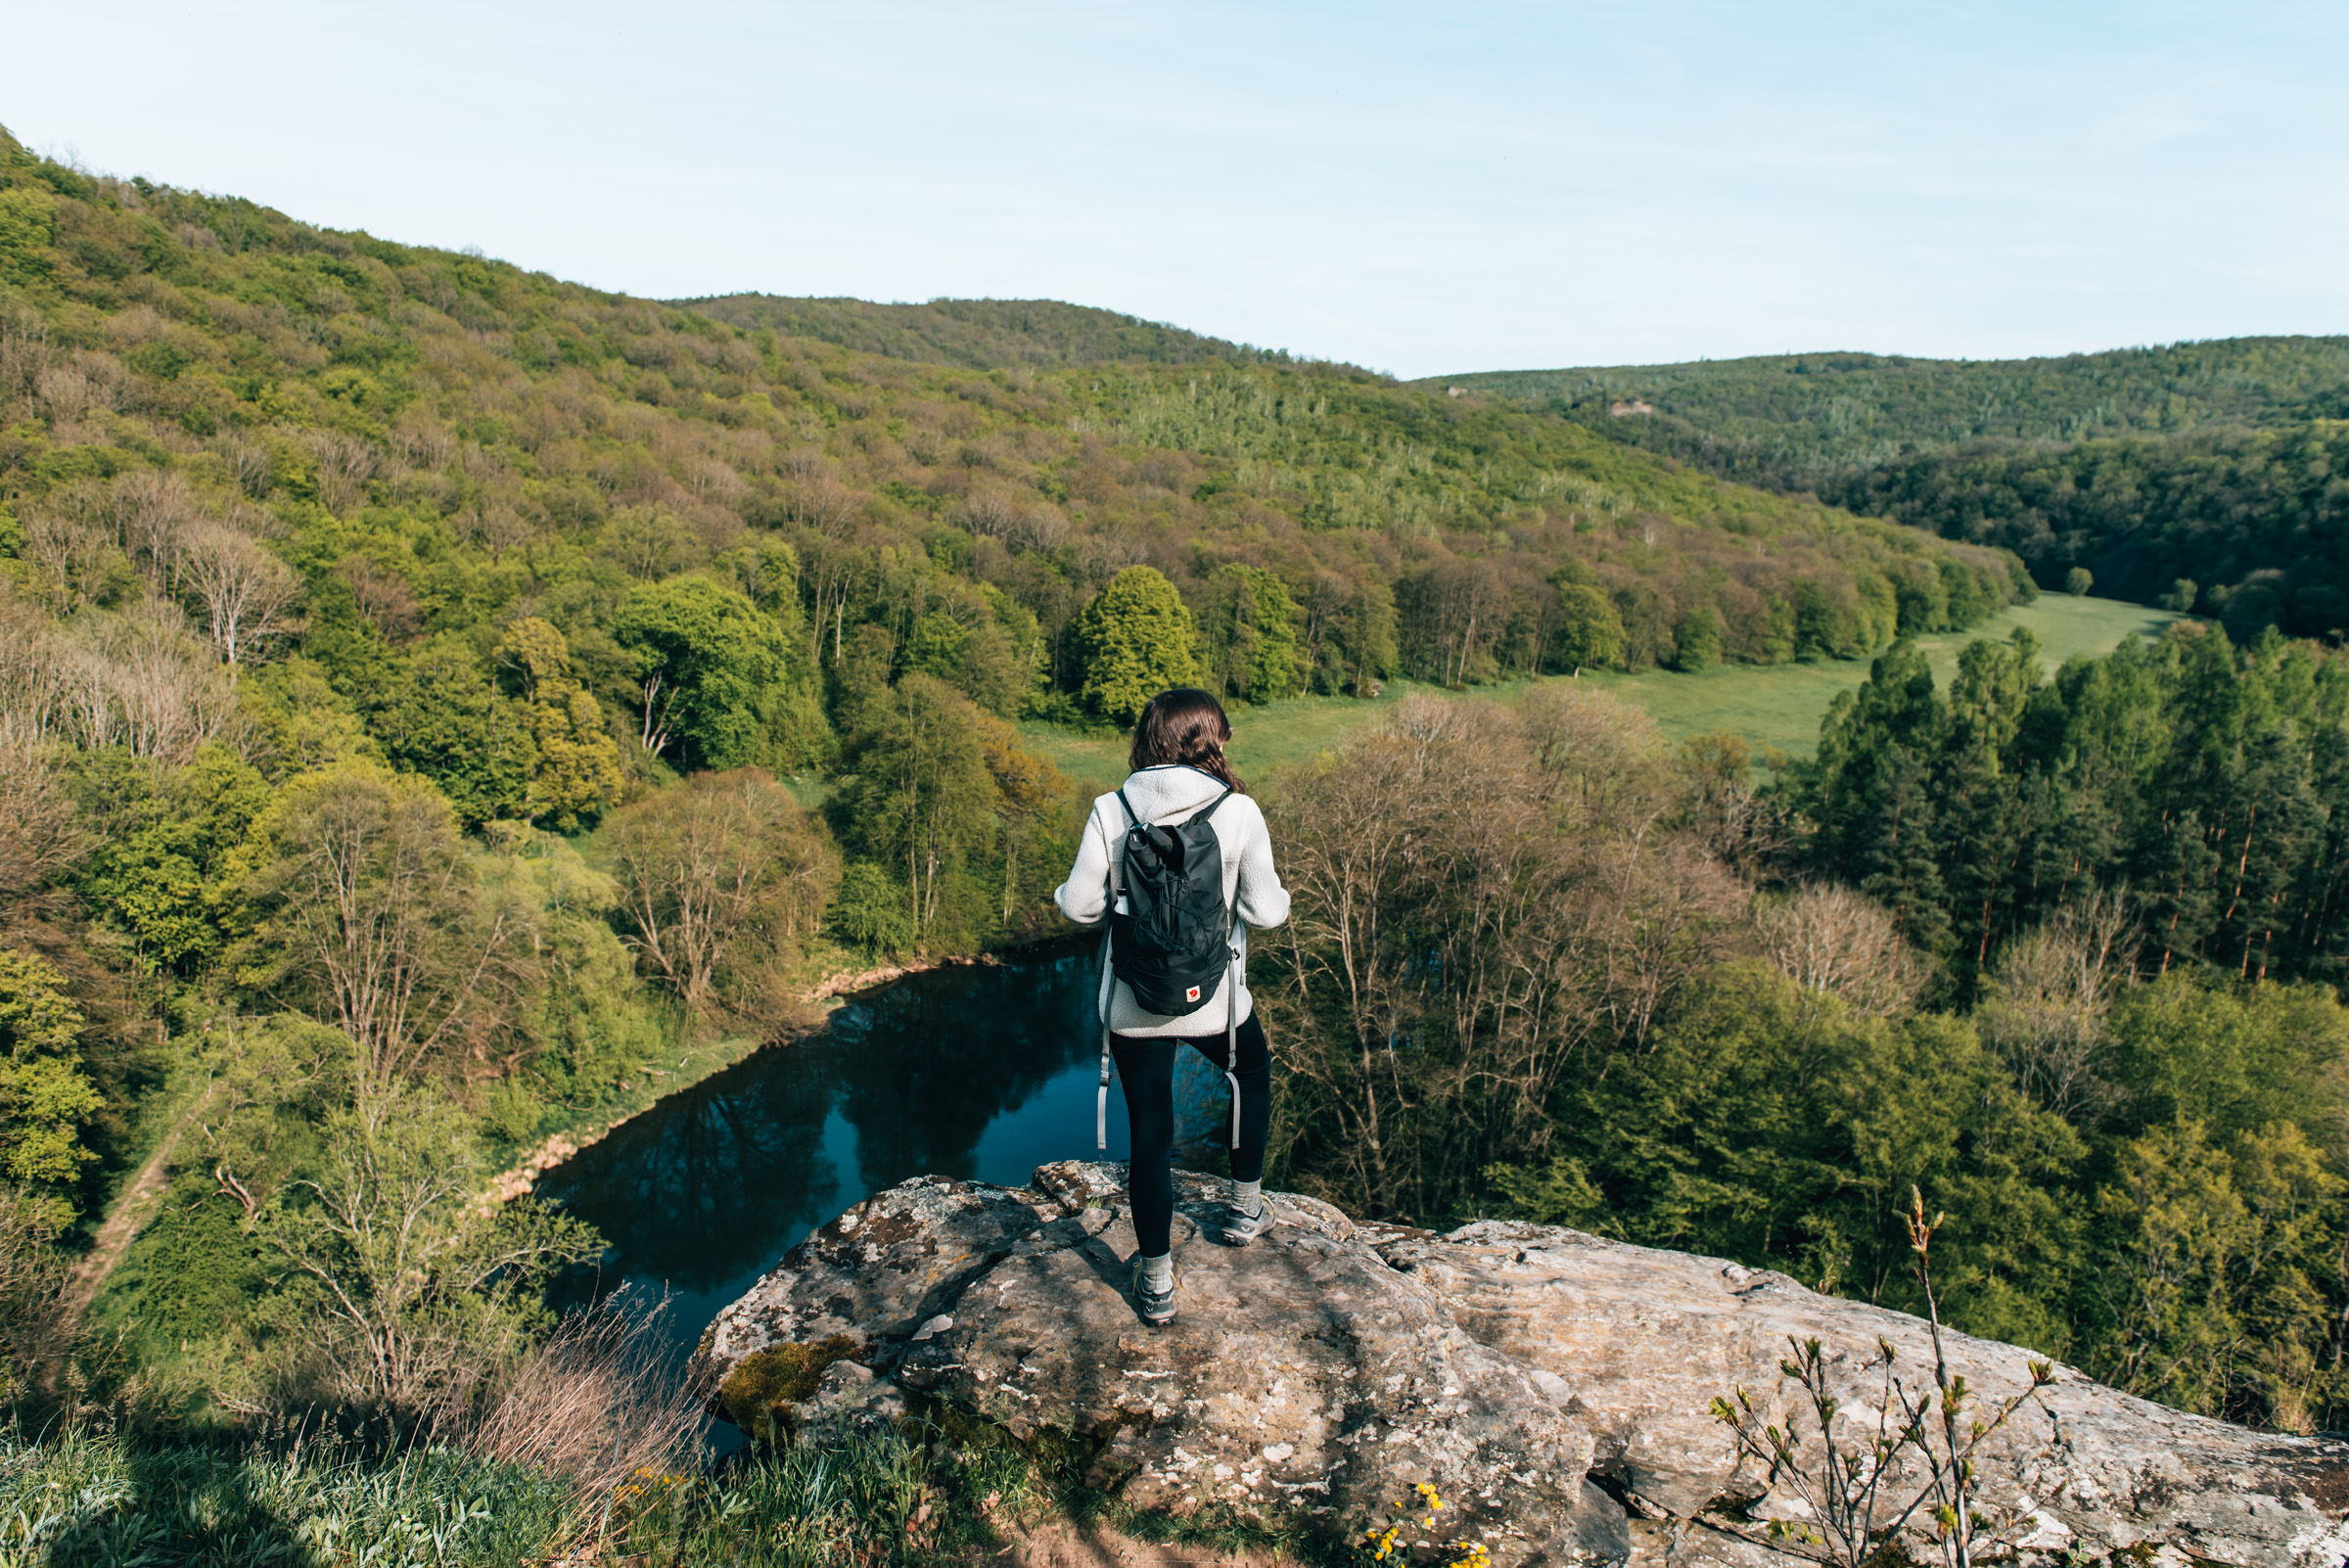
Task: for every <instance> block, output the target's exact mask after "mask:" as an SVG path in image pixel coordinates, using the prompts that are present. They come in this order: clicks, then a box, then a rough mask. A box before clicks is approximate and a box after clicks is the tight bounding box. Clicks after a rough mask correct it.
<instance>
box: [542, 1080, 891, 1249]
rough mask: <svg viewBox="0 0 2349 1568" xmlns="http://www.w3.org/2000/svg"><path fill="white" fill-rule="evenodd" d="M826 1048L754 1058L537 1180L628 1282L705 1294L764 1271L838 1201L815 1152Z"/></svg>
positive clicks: (832, 1174)
mask: <svg viewBox="0 0 2349 1568" xmlns="http://www.w3.org/2000/svg"><path fill="white" fill-rule="evenodd" d="M837 1054H838V1053H837V1051H836V1049H835V1048H834V1047H831V1046H829V1045H806V1046H800V1047H797V1048H795V1049H793V1050H790V1051H782V1052H774V1053H770V1054H767V1055H762V1056H757V1057H753V1058H752V1059H751V1060H750V1061H747V1062H744V1063H743V1064H741V1065H740V1066H739V1067H735V1068H732V1069H729V1070H728V1071H727V1072H724V1073H721V1074H719V1075H718V1076H717V1077H715V1078H713V1079H711V1080H710V1081H708V1082H707V1083H704V1084H698V1085H696V1086H695V1087H693V1088H690V1089H687V1090H685V1091H684V1092H683V1093H681V1094H677V1095H675V1096H673V1097H671V1098H669V1099H668V1100H665V1101H663V1102H662V1103H661V1104H660V1105H658V1106H656V1107H654V1108H653V1109H652V1110H651V1111H648V1112H646V1113H645V1114H644V1115H643V1116H640V1117H638V1118H636V1119H635V1120H634V1121H632V1122H630V1123H628V1124H627V1125H626V1126H625V1127H623V1128H622V1129H620V1130H618V1131H616V1132H614V1133H613V1134H612V1135H611V1136H610V1137H608V1138H606V1139H605V1140H604V1141H603V1142H601V1143H599V1144H597V1145H596V1146H595V1147H593V1148H591V1149H589V1150H587V1151H586V1152H585V1153H584V1154H582V1155H580V1156H579V1157H578V1158H577V1159H576V1160H573V1161H571V1162H570V1163H569V1164H567V1165H566V1166H564V1167H563V1169H562V1170H561V1171H560V1172H559V1173H557V1175H556V1176H555V1177H554V1179H552V1180H550V1181H549V1182H548V1183H547V1186H546V1190H547V1192H548V1194H549V1195H550V1196H553V1197H556V1198H560V1199H561V1200H563V1201H564V1202H566V1203H567V1204H568V1205H569V1206H570V1208H571V1211H572V1212H573V1213H574V1214H576V1215H577V1216H578V1217H579V1218H580V1219H582V1220H585V1221H587V1222H589V1223H590V1224H593V1225H594V1226H595V1227H596V1228H597V1229H598V1230H600V1231H602V1232H603V1234H604V1239H605V1240H606V1241H608V1242H610V1243H611V1245H612V1249H613V1252H614V1254H615V1255H616V1256H615V1257H614V1260H613V1263H614V1265H615V1266H616V1268H617V1271H618V1272H619V1273H620V1274H622V1275H624V1276H626V1277H629V1278H635V1279H657V1280H665V1281H669V1282H672V1283H674V1284H676V1285H678V1286H680V1287H682V1288H684V1289H687V1290H708V1289H711V1288H713V1287H714V1286H716V1285H719V1284H721V1283H723V1282H725V1281H727V1280H730V1279H735V1278H739V1277H740V1276H741V1275H743V1274H744V1273H746V1272H750V1271H754V1270H757V1269H760V1268H766V1267H768V1266H769V1265H771V1264H772V1263H773V1262H774V1260H775V1256H776V1254H777V1253H778V1252H780V1251H781V1250H782V1244H783V1243H782V1238H783V1237H784V1236H786V1235H788V1234H789V1233H791V1231H792V1230H793V1229H794V1228H795V1227H804V1226H806V1225H809V1224H813V1223H816V1222H821V1221H823V1220H828V1219H830V1218H831V1217H832V1216H833V1215H834V1214H836V1213H838V1212H839V1210H840V1209H841V1208H842V1207H844V1206H845V1204H846V1203H847V1201H848V1200H847V1198H846V1197H845V1196H844V1195H843V1194H842V1192H841V1190H840V1189H841V1180H840V1173H839V1172H838V1171H837V1170H836V1169H835V1168H834V1165H833V1162H832V1160H831V1158H830V1156H829V1155H827V1154H826V1153H825V1150H824V1122H825V1119H826V1118H827V1117H829V1116H830V1114H831V1111H832V1101H833V1093H834V1083H835V1070H834V1068H833V1065H832V1062H831V1060H830V1058H832V1057H833V1056H835V1055H837Z"/></svg>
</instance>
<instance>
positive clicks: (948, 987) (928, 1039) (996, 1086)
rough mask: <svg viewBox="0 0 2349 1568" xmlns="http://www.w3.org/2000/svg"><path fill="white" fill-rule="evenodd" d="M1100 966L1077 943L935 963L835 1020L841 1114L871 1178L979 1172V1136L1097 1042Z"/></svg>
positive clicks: (876, 1183) (867, 1182) (860, 1171)
mask: <svg viewBox="0 0 2349 1568" xmlns="http://www.w3.org/2000/svg"><path fill="white" fill-rule="evenodd" d="M1093 980H1094V976H1093V973H1092V969H1091V966H1090V964H1089V963H1087V962H1085V961H1084V959H1083V958H1082V956H1080V955H1077V954H1074V953H1070V952H1067V951H1065V950H1064V951H1062V952H1058V953H1055V954H1052V955H1050V956H1046V957H1042V958H1039V959H1036V960H1032V961H1029V962H1025V963H1018V964H1003V965H1000V966H979V967H970V968H962V967H957V968H952V969H943V970H935V971H932V972H931V973H929V974H926V975H918V976H915V977H913V978H911V979H909V980H906V981H903V982H901V983H899V984H898V985H896V986H892V987H890V988H889V989H888V990H886V991H883V992H878V993H876V994H875V995H873V996H872V997H871V998H869V999H868V1000H866V1001H864V1002H862V1003H860V1004H859V1005H858V1008H857V1012H858V1014H859V1015H860V1016H858V1017H857V1018H855V1019H854V1020H847V1019H844V1020H843V1021H842V1022H841V1023H840V1024H839V1025H836V1026H835V1029H834V1031H833V1033H834V1035H835V1036H836V1037H838V1038H839V1042H840V1049H841V1054H842V1071H841V1083H842V1087H843V1089H844V1090H845V1092H844V1094H843V1095H842V1098H841V1104H840V1110H841V1114H842V1115H843V1116H844V1117H846V1118H847V1119H848V1121H849V1123H850V1124H851V1125H852V1126H853V1127H854V1128H855V1129H856V1165H857V1175H858V1176H859V1178H860V1179H861V1181H862V1182H863V1184H864V1186H865V1187H866V1188H867V1189H868V1190H869V1189H871V1188H875V1187H883V1186H888V1185H890V1184H891V1183H893V1182H898V1181H902V1180H904V1179H905V1178H906V1177H907V1176H920V1175H923V1174H925V1173H930V1172H936V1173H938V1174H940V1175H942V1176H975V1175H977V1174H978V1170H977V1151H978V1147H979V1140H980V1138H981V1137H982V1136H983V1135H984V1134H985V1133H986V1131H987V1130H988V1127H989V1125H990V1123H992V1122H993V1121H994V1120H995V1119H996V1118H997V1117H1000V1116H1003V1115H1005V1114H1007V1113H1009V1112H1011V1111H1015V1110H1017V1109H1018V1108H1019V1107H1020V1106H1021V1105H1023V1104H1025V1103H1026V1102H1027V1100H1028V1099H1029V1098H1030V1097H1031V1096H1033V1095H1034V1094H1035V1093H1036V1091H1037V1090H1038V1089H1040V1088H1042V1087H1043V1086H1044V1084H1047V1083H1049V1082H1051V1080H1052V1079H1054V1078H1055V1077H1057V1076H1058V1075H1060V1074H1061V1073H1063V1072H1066V1071H1067V1070H1068V1069H1069V1068H1071V1067H1073V1066H1075V1065H1077V1064H1078V1063H1080V1062H1082V1061H1087V1060H1090V1059H1092V1058H1093V1057H1094V1056H1095V1054H1096V1053H1097V1052H1098V1051H1099V1049H1100V1037H1099V1034H1098V1026H1097V1025H1095V1024H1094V1023H1093V1021H1092V1019H1093V1012H1092V1005H1093Z"/></svg>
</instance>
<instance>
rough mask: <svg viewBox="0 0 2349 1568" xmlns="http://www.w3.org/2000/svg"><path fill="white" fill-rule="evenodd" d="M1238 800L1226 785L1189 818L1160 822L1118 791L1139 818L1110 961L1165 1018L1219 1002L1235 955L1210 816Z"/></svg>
mask: <svg viewBox="0 0 2349 1568" xmlns="http://www.w3.org/2000/svg"><path fill="white" fill-rule="evenodd" d="M1230 799H1231V791H1229V790H1225V791H1224V792H1223V793H1222V794H1221V795H1219V796H1217V797H1216V798H1215V800H1213V801H1212V802H1210V803H1209V804H1208V806H1207V807H1206V808H1205V809H1204V810H1201V811H1200V812H1198V813H1197V814H1196V815H1194V816H1192V817H1190V818H1189V819H1188V820H1186V821H1183V822H1179V823H1174V824H1172V825H1170V826H1164V827H1154V826H1152V825H1151V824H1150V823H1148V822H1145V821H1143V820H1142V819H1141V817H1140V816H1139V815H1138V814H1136V813H1135V811H1134V809H1133V805H1132V803H1131V802H1129V801H1128V800H1127V799H1126V792H1125V791H1124V790H1120V791H1118V804H1119V805H1120V806H1122V807H1125V808H1126V819H1127V821H1128V822H1129V823H1131V824H1132V825H1131V826H1130V827H1128V828H1127V830H1126V873H1125V876H1124V878H1123V879H1122V880H1123V882H1124V887H1123V888H1122V889H1120V890H1119V891H1121V892H1122V893H1123V894H1124V895H1125V897H1124V898H1123V899H1120V900H1119V904H1120V905H1122V907H1117V906H1113V907H1112V909H1111V910H1110V915H1109V963H1110V968H1111V969H1112V970H1113V971H1115V972H1116V974H1117V977H1118V978H1119V979H1120V980H1122V981H1124V982H1126V985H1127V987H1128V989H1129V990H1131V991H1132V992H1133V999H1134V1000H1135V1001H1137V1002H1139V1003H1140V1004H1141V1005H1142V1006H1143V1007H1144V1008H1146V1009H1148V1010H1149V1011H1151V1012H1154V1013H1157V1014H1159V1015H1160V1016H1161V1017H1165V1018H1180V1017H1182V1016H1183V1015H1185V1014H1187V1013H1195V1012H1197V1011H1198V1010H1199V1009H1200V1008H1201V1007H1204V1006H1206V1005H1207V1004H1208V1003H1209V1002H1211V1001H1213V1000H1214V999H1215V995H1216V988H1217V987H1218V986H1219V985H1221V983H1222V980H1223V971H1224V970H1225V969H1226V968H1227V967H1229V966H1230V964H1231V962H1232V950H1231V946H1230V940H1231V912H1230V910H1228V909H1226V908H1225V907H1224V904H1223V848H1222V846H1221V844H1219V843H1218V842H1217V840H1216V830H1215V829H1214V828H1213V827H1212V826H1210V825H1209V823H1208V818H1210V817H1212V816H1214V815H1215V814H1216V807H1219V806H1221V805H1222V804H1223V803H1224V802H1225V801H1227V800H1230Z"/></svg>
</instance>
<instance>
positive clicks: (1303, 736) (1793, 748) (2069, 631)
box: [1020, 594, 2178, 793]
mask: <svg viewBox="0 0 2349 1568" xmlns="http://www.w3.org/2000/svg"><path fill="white" fill-rule="evenodd" d="M2177 619H2178V618H2177V617H2176V616H2174V615H2171V614H2170V613H2169V612H2167V611H2163V610H2148V609H2146V608H2145V607H2144V606H2142V605H2136V604H2123V603H2121V602H2120V601H2119V600H2117V599H2093V598H2081V599H2074V598H2070V597H2058V596H2056V595H2052V594H2050V595H2047V596H2044V597H2042V598H2041V599H2040V600H2039V602H2038V603H2036V604H2027V605H2011V606H2009V607H2007V608H2006V609H2004V610H2003V611H2001V612H2000V613H1999V614H1997V615H1995V616H1993V617H1992V618H1991V619H1990V620H1988V621H1986V622H1984V623H1982V624H1981V625H1979V626H1976V627H1975V628H1974V629H1973V630H1971V631H1964V632H1950V633H1947V634H1944V635H1941V636H1934V637H1926V638H1922V639H1920V640H1919V646H1920V647H1922V648H1923V649H1924V651H1925V655H1926V657H1927V658H1928V659H1930V660H1931V661H1932V664H1933V673H1934V676H1935V678H1936V679H1938V680H1940V681H1942V682H1944V683H1946V682H1947V681H1948V680H1949V678H1950V676H1951V675H1952V674H1953V673H1955V672H1956V670H1957V653H1958V650H1959V649H1961V648H1963V647H1964V646H1965V645H1966V644H1967V643H1969V642H1974V641H1978V640H1980V639H1982V638H1985V637H1988V638H1994V639H1996V638H2003V637H2005V636H2006V635H2007V634H2008V633H2009V632H2011V631H2013V630H2014V629H2015V628H2016V627H2018V626H2019V627H2022V628H2024V629H2026V630H2028V631H2029V632H2030V633H2031V635H2033V636H2034V637H2037V638H2038V639H2039V645H2040V649H2041V651H2042V654H2043V656H2044V658H2045V660H2046V663H2047V667H2048V668H2049V669H2055V668H2056V667H2057V666H2058V665H2061V664H2062V663H2063V662H2064V661H2065V660H2066V659H2069V658H2071V657H2072V656H2074V655H2075V654H2087V655H2091V656H2095V655H2099V654H2106V653H2110V652H2111V651H2112V650H2113V649H2114V648H2116V647H2118V646H2119V645H2120V644H2121V643H2122V642H2123V641H2124V640H2125V639H2127V638H2130V637H2135V636H2149V635H2152V634H2154V633H2156V632H2158V631H2160V630H2161V628H2162V627H2163V626H2165V625H2167V624H2169V623H2171V622H2172V621H2175V620H2177ZM1868 664H1869V662H1868V661H1867V660H1865V659H1855V660H1849V661H1838V662H1835V663H1831V664H1820V665H1726V666H1723V667H1722V668H1720V669H1709V670H1707V671H1705V672H1704V673H1703V674H1700V675H1682V674H1679V673H1676V672H1675V671H1672V670H1669V669H1650V670H1644V671H1642V672H1640V673H1639V674H1636V675H1623V674H1611V673H1601V672H1596V671H1593V672H1591V673H1589V674H1586V675H1584V676H1583V677H1582V678H1583V679H1585V680H1587V681H1592V682H1595V683H1596V684H1598V685H1599V686H1600V687H1602V688H1603V689H1605V690H1607V691H1611V692H1613V693H1614V694H1615V695H1617V696H1619V697H1621V698H1623V699H1624V700H1625V701H1626V702H1633V703H1637V704H1638V705H1639V706H1640V707H1642V708H1644V709H1646V710H1647V711H1648V712H1649V713H1650V714H1653V715H1655V718H1656V722H1657V723H1658V724H1660V725H1661V726H1662V727H1663V730H1664V733H1665V734H1666V735H1668V736H1670V737H1671V738H1672V739H1674V740H1676V741H1677V740H1684V739H1686V738H1687V737H1688V736H1690V735H1697V734H1703V733H1705V732H1707V731H1710V730H1716V729H1722V730H1727V731H1728V732H1729V733H1730V734H1732V735H1737V736H1741V737H1743V738H1744V740H1745V741H1746V743H1747V744H1748V745H1749V746H1751V747H1752V748H1753V749H1754V753H1755V755H1756V757H1757V758H1759V757H1761V756H1763V755H1765V754H1766V753H1767V752H1768V751H1769V750H1771V749H1775V750H1777V751H1780V752H1784V753H1786V754H1787V755H1788V756H1790V757H1807V756H1809V755H1810V754H1811V752H1812V750H1813V748H1814V747H1816V746H1817V745H1818V744H1819V719H1820V718H1821V717H1823V716H1824V715H1825V714H1826V711H1827V705H1828V704H1829V703H1832V702H1833V701H1834V700H1835V698H1836V695H1837V694H1838V693H1840V692H1846V691H1850V690H1852V689H1853V688H1854V687H1857V686H1858V685H1860V684H1861V683H1862V682H1863V681H1865V680H1866V679H1867V671H1868ZM1551 678H1553V679H1561V680H1562V679H1567V678H1570V677H1567V676H1553V677H1551ZM1524 686H1525V683H1524V682H1516V683H1512V684H1509V685H1505V686H1486V687H1479V688H1477V689H1476V690H1475V691H1473V692H1471V693H1470V694H1469V695H1471V696H1477V697H1487V698H1503V697H1508V696H1511V695H1514V694H1515V693H1516V692H1519V691H1522V690H1523V689H1524ZM1434 689H1436V688H1433V687H1423V686H1418V685H1415V684H1414V683H1411V682H1407V681H1399V682H1396V683H1395V684H1393V685H1391V686H1389V687H1388V689H1387V695H1386V696H1384V697H1381V698H1377V699H1373V700H1370V701H1361V702H1358V701H1356V700H1354V699H1352V698H1346V697H1300V698H1296V699H1293V700H1291V701H1288V702H1279V703H1271V704H1267V706H1265V707H1262V708H1253V709H1241V710H1238V711H1235V712H1234V713H1233V715H1232V746H1231V756H1232V761H1233V763H1234V764H1235V765H1236V766H1237V767H1238V768H1239V770H1240V771H1241V773H1242V774H1243V775H1246V774H1263V773H1267V772H1271V771H1273V770H1276V769H1278V768H1281V767H1285V766H1287V765H1288V764H1290V763H1292V762H1298V761H1305V760H1307V759H1309V758H1311V757H1313V756H1314V755H1315V754H1316V753H1319V752H1321V751H1324V750H1326V749H1327V748H1329V747H1331V746H1334V745H1336V744H1337V743H1338V742H1339V741H1341V740H1343V739H1344V738H1345V737H1346V736H1347V735H1348V734H1350V733H1352V732H1353V731H1355V730H1357V729H1359V728H1361V727H1362V726H1364V725H1366V724H1370V723H1373V722H1375V721H1376V720H1377V719H1378V717H1379V716H1380V715H1382V714H1384V713H1385V712H1386V711H1387V710H1388V709H1389V708H1391V707H1392V706H1393V705H1394V704H1395V703H1396V702H1397V701H1399V700H1400V699H1401V698H1402V697H1404V696H1405V695H1406V694H1408V693H1409V692H1412V691H1432V690H1434ZM1020 731H1021V734H1022V736H1023V737H1024V739H1025V740H1026V742H1027V744H1028V745H1029V746H1030V747H1032V748H1034V749H1035V750H1036V751H1038V752H1040V753H1042V754H1043V755H1044V756H1046V757H1049V758H1050V759H1051V760H1052V761H1054V762H1056V763H1057V764H1059V766H1060V767H1061V769H1062V770H1063V771H1064V772H1066V773H1068V774H1069V776H1070V777H1072V778H1075V779H1076V780H1078V781H1079V782H1080V783H1081V784H1083V785H1085V786H1086V787H1087V788H1088V789H1090V790H1091V791H1093V792H1094V793H1100V792H1103V791H1106V790H1109V789H1112V788H1114V787H1116V785H1117V784H1118V782H1119V781H1120V780H1122V779H1123V778H1124V777H1125V776H1126V740H1125V737H1123V736H1121V735H1114V734H1110V733H1108V732H1106V731H1103V732H1097V733H1087V732H1079V731H1075V730H1069V729H1063V728H1060V727H1057V726H1055V725H1050V724H1036V723H1028V724H1023V725H1021V726H1020Z"/></svg>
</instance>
